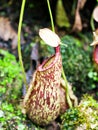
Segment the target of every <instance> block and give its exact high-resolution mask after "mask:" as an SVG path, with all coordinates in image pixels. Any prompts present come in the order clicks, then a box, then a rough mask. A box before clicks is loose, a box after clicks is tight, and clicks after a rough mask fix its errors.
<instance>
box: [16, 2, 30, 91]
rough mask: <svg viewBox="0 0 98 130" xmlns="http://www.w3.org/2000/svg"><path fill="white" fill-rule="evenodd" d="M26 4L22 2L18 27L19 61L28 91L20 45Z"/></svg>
mask: <svg viewBox="0 0 98 130" xmlns="http://www.w3.org/2000/svg"><path fill="white" fill-rule="evenodd" d="M25 3H26V0H22V6H21V12H20V18H19V25H18V56H19V61H20V65H21V69H22V73H23V80H24V84H25V85H26V90H27V88H28V86H27V81H26V74H25V69H24V66H23V61H22V53H21V43H20V42H21V40H20V39H21V27H22V21H23V14H24V8H25Z"/></svg>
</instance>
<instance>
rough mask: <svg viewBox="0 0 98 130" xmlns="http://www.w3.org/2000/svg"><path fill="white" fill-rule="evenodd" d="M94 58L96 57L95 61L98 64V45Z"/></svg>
mask: <svg viewBox="0 0 98 130" xmlns="http://www.w3.org/2000/svg"><path fill="white" fill-rule="evenodd" d="M93 59H94V61H95V63H96V64H98V45H96V46H95V48H94V52H93Z"/></svg>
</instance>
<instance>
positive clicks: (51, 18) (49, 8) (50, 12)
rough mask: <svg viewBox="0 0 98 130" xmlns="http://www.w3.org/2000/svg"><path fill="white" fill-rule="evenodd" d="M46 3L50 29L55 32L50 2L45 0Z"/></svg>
mask: <svg viewBox="0 0 98 130" xmlns="http://www.w3.org/2000/svg"><path fill="white" fill-rule="evenodd" d="M47 5H48V10H49V14H50V20H51V27H52V31H53V32H55V29H54V22H53V16H52V11H51V7H50V2H49V0H47Z"/></svg>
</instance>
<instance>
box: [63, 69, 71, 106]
mask: <svg viewBox="0 0 98 130" xmlns="http://www.w3.org/2000/svg"><path fill="white" fill-rule="evenodd" d="M62 76H63V79H64V81H65V86H64V88H65V91H66V98H67V102H68V105H69V107H70V108H72V102H71V100H70V96H69V88H68V81H67V78H66V76H65V73H64V69H63V67H62Z"/></svg>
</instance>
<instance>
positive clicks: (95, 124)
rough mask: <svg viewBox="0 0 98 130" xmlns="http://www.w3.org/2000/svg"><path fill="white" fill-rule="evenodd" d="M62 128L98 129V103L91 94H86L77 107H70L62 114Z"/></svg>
mask: <svg viewBox="0 0 98 130" xmlns="http://www.w3.org/2000/svg"><path fill="white" fill-rule="evenodd" d="M61 120H62V125H61V128H62V130H79V129H83V130H84V129H86V130H97V129H98V103H97V101H96V100H94V99H93V98H92V97H91V96H89V95H84V96H83V98H82V100H81V102H80V104H79V105H78V106H77V107H74V108H72V109H68V110H67V111H66V112H65V114H63V115H61Z"/></svg>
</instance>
